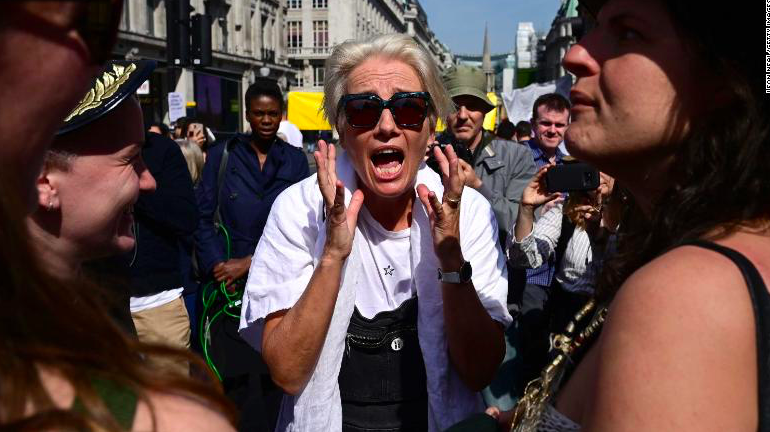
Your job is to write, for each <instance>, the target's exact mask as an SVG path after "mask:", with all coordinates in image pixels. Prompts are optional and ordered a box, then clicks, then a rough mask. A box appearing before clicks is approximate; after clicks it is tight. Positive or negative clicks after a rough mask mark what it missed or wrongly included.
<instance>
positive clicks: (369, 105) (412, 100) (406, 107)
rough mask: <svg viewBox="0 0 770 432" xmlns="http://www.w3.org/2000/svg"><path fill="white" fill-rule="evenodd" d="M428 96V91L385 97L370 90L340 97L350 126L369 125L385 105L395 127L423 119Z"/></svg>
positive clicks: (414, 123)
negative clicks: (384, 98) (369, 91)
mask: <svg viewBox="0 0 770 432" xmlns="http://www.w3.org/2000/svg"><path fill="white" fill-rule="evenodd" d="M430 105H431V100H430V93H428V92H399V93H396V94H394V95H393V96H392V97H391V98H390V99H388V100H382V98H380V97H379V96H377V95H374V94H371V93H362V94H349V95H345V96H343V97H342V98H340V103H339V106H340V108H341V109H343V110H344V111H345V117H346V118H347V121H348V124H349V125H350V126H353V127H354V128H372V127H374V126H375V125H376V124H377V122H379V121H380V116H381V115H382V110H383V109H385V108H387V109H389V110H390V113H391V114H392V115H393V119H394V120H395V121H396V124H397V125H398V126H399V127H415V126H419V125H421V124H422V122H423V121H425V117H427V115H428V108H430Z"/></svg>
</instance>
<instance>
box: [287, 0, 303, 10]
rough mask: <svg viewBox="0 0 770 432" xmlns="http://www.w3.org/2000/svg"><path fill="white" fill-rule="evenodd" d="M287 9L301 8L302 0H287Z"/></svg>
mask: <svg viewBox="0 0 770 432" xmlns="http://www.w3.org/2000/svg"><path fill="white" fill-rule="evenodd" d="M288 6H289V9H302V0H289V4H288Z"/></svg>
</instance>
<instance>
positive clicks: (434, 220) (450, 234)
mask: <svg viewBox="0 0 770 432" xmlns="http://www.w3.org/2000/svg"><path fill="white" fill-rule="evenodd" d="M433 154H434V155H435V157H436V161H437V162H438V163H439V166H440V167H441V172H442V174H443V175H442V176H441V182H442V183H443V184H444V196H443V197H442V198H441V201H439V198H438V196H436V193H435V192H433V191H431V190H429V189H428V187H427V186H425V185H424V184H420V185H418V186H417V195H418V196H419V198H420V201H422V204H423V205H424V206H425V211H426V212H427V213H428V217H429V218H430V225H431V230H432V232H433V248H434V251H435V253H436V257H438V259H439V261H440V262H441V263H442V267H444V268H459V267H460V266H461V265H462V263H463V257H462V251H461V250H460V201H461V197H462V193H463V187H464V185H465V174H464V173H463V171H462V170H461V169H460V167H459V159H458V157H457V154H456V153H455V151H454V148H452V146H451V145H447V146H446V147H445V150H444V151H441V148H440V147H438V146H436V147H434V148H433Z"/></svg>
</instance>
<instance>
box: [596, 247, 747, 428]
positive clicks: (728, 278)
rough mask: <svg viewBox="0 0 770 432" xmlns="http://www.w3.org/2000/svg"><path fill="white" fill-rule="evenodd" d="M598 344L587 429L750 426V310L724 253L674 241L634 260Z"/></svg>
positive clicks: (741, 284)
mask: <svg viewBox="0 0 770 432" xmlns="http://www.w3.org/2000/svg"><path fill="white" fill-rule="evenodd" d="M737 249H739V250H740V249H741V247H737ZM597 348H598V349H599V356H598V363H599V365H598V368H597V388H596V394H595V396H594V398H593V400H592V402H591V403H589V405H588V406H587V407H586V411H584V416H583V417H584V420H585V421H584V426H586V427H587V429H589V430H613V431H626V430H628V431H631V430H684V431H690V430H692V431H695V430H698V431H711V430H714V431H717V430H734V431H740V430H752V431H754V430H756V427H757V408H756V407H757V403H756V400H757V374H756V370H757V364H756V337H755V329H754V317H753V310H752V305H751V300H750V296H749V293H748V289H747V288H746V284H745V281H744V279H743V276H742V275H741V273H740V271H739V270H738V268H737V267H736V266H735V265H734V264H733V263H732V262H731V261H730V260H729V259H727V258H725V257H724V256H722V255H720V254H718V253H716V252H713V251H710V250H707V249H703V248H698V247H692V246H687V247H680V248H676V249H674V250H671V251H669V252H667V253H665V254H663V255H662V256H660V257H659V258H657V259H655V260H653V261H652V262H650V263H649V264H647V265H645V266H644V267H642V268H641V269H639V270H638V271H637V272H636V273H634V274H633V275H632V276H631V277H630V278H629V279H628V280H627V281H626V282H625V284H624V285H623V286H622V287H621V289H620V290H619V292H618V294H617V296H616V298H615V299H614V300H613V302H612V304H611V305H610V311H609V314H608V316H607V321H606V323H605V326H604V329H603V332H602V335H601V344H599V345H598V346H597ZM752 401H753V402H752Z"/></svg>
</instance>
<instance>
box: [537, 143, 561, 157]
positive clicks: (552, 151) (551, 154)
mask: <svg viewBox="0 0 770 432" xmlns="http://www.w3.org/2000/svg"><path fill="white" fill-rule="evenodd" d="M538 144H540V141H538ZM538 147H540V150H542V152H543V154H545V156H546V157H547V158H548V160H553V159H554V158H555V157H556V149H558V147H554V148H549V147H545V146H543V145H541V144H540V145H538Z"/></svg>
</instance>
